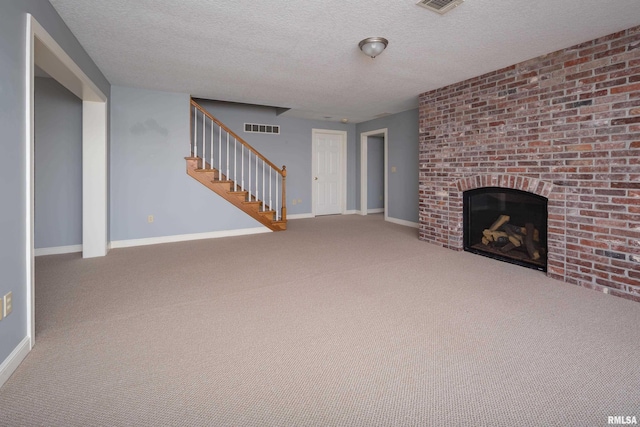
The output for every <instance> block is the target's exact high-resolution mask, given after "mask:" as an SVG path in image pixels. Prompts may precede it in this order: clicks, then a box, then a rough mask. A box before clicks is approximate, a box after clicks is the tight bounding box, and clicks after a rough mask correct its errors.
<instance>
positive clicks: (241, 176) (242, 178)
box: [240, 144, 244, 191]
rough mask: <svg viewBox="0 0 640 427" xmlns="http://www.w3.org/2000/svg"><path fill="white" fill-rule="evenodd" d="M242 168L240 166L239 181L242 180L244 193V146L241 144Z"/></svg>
mask: <svg viewBox="0 0 640 427" xmlns="http://www.w3.org/2000/svg"><path fill="white" fill-rule="evenodd" d="M240 163H241V164H242V166H240V179H241V180H242V183H241V184H242V186H241V188H242V191H244V144H242V160H241V161H240Z"/></svg>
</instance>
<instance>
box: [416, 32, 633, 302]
mask: <svg viewBox="0 0 640 427" xmlns="http://www.w3.org/2000/svg"><path fill="white" fill-rule="evenodd" d="M419 180H420V239H422V240H425V241H428V242H431V243H434V244H437V245H441V246H444V247H447V248H450V249H453V250H462V248H463V194H464V192H465V191H468V190H472V189H477V188H483V187H501V188H507V189H515V190H521V191H526V192H530V193H534V194H536V195H539V196H542V197H545V198H547V199H548V230H547V231H548V236H547V244H548V254H547V275H548V276H550V277H553V278H555V279H558V280H562V281H565V282H568V283H572V284H576V285H579V286H583V287H587V288H591V289H596V290H599V291H602V292H607V293H611V294H613V295H617V296H620V297H623V298H627V299H631V300H634V301H637V302H640V27H634V28H631V29H628V30H626V31H621V32H618V33H615V34H611V35H609V36H606V37H602V38H599V39H596V40H592V41H589V42H586V43H582V44H580V45H577V46H573V47H570V48H567V49H564V50H561V51H557V52H553V53H550V54H547V55H544V56H540V57H538V58H535V59H531V60H529V61H525V62H522V63H519V64H516V65H512V66H510V67H507V68H503V69H501V70H497V71H494V72H491V73H488V74H485V75H482V76H479V77H475V78H472V79H470V80H466V81H463V82H459V83H456V84H454V85H451V86H447V87H443V88H440V89H437V90H434V91H430V92H426V93H423V94H421V95H420V177H419Z"/></svg>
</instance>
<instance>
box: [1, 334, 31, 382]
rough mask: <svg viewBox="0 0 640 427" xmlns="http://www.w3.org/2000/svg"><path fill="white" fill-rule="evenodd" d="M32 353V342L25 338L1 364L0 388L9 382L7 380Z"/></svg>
mask: <svg viewBox="0 0 640 427" xmlns="http://www.w3.org/2000/svg"><path fill="white" fill-rule="evenodd" d="M30 351H31V340H30V339H29V337H24V338H23V339H22V341H20V344H18V346H17V347H16V348H14V349H13V351H12V352H11V354H10V355H9V356H8V357H7V358H6V359H5V360H4V362H2V364H0V387H2V386H3V385H4V383H6V382H7V380H8V379H9V378H10V377H11V375H13V373H14V372H15V371H16V369H18V366H20V364H21V363H22V361H23V360H24V358H25V357H27V355H28V354H29V352H30Z"/></svg>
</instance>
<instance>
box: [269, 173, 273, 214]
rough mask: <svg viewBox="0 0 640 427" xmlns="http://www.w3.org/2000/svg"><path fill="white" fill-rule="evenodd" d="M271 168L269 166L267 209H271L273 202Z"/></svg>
mask: <svg viewBox="0 0 640 427" xmlns="http://www.w3.org/2000/svg"><path fill="white" fill-rule="evenodd" d="M272 170H273V168H272V167H271V166H269V209H273V201H272V199H271V171H272Z"/></svg>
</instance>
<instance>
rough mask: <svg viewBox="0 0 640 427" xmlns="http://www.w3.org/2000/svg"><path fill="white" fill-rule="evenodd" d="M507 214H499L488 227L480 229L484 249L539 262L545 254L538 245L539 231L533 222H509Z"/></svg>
mask: <svg viewBox="0 0 640 427" xmlns="http://www.w3.org/2000/svg"><path fill="white" fill-rule="evenodd" d="M510 219H511V217H510V216H509V215H500V216H499V217H498V219H496V221H495V222H494V223H493V224H492V225H491V227H489V228H485V229H484V230H483V231H482V245H483V246H485V248H484V250H486V251H489V252H493V253H496V254H502V255H503V256H508V257H511V258H514V259H519V260H527V261H529V262H531V261H533V262H536V263H538V262H541V260H542V259H543V258H544V257H545V256H546V254H545V250H544V248H543V247H541V245H540V231H539V230H538V229H537V228H535V227H534V225H533V223H530V222H528V223H526V224H523V225H515V224H510V223H509V220H510Z"/></svg>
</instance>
